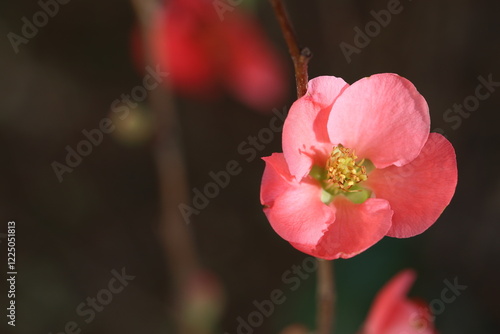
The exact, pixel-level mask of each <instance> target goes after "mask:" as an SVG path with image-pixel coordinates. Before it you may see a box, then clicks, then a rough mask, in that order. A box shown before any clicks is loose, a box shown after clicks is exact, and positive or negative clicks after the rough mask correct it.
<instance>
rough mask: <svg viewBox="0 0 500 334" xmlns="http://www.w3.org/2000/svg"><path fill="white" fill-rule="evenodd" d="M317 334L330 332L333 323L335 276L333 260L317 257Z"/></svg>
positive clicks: (329, 333)
mask: <svg viewBox="0 0 500 334" xmlns="http://www.w3.org/2000/svg"><path fill="white" fill-rule="evenodd" d="M317 261H318V287H317V303H318V304H317V314H316V316H317V319H316V321H317V332H316V333H317V334H331V333H333V331H332V329H333V327H334V325H335V276H334V275H333V261H329V260H322V259H317Z"/></svg>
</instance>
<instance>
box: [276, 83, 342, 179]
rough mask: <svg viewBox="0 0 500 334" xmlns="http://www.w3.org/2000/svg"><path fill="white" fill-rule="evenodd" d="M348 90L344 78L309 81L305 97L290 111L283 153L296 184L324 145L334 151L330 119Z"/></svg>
mask: <svg viewBox="0 0 500 334" xmlns="http://www.w3.org/2000/svg"><path fill="white" fill-rule="evenodd" d="M348 86H349V85H348V84H347V83H346V82H345V81H344V80H342V79H341V78H336V77H328V76H322V77H317V78H314V79H312V80H310V81H309V84H308V90H307V93H306V95H304V96H303V97H301V98H300V99H298V100H297V101H295V103H294V104H293V105H292V107H291V108H290V111H289V113H288V116H287V118H286V121H285V124H284V126H283V153H284V154H285V158H286V161H287V163H288V166H289V168H290V173H291V174H292V175H294V176H295V177H296V178H297V180H301V179H302V178H303V177H304V176H305V175H307V174H308V173H309V171H310V170H311V166H312V165H313V163H314V156H315V155H316V154H315V150H319V151H323V150H324V145H325V143H328V145H327V146H328V147H329V149H331V144H330V141H329V138H328V133H327V130H326V123H327V120H328V115H329V113H330V108H331V106H332V104H333V102H334V101H335V100H336V99H337V97H338V96H339V95H340V94H341V93H342V91H343V90H344V89H346V88H347V87H348ZM326 154H328V153H326ZM323 155H324V153H323Z"/></svg>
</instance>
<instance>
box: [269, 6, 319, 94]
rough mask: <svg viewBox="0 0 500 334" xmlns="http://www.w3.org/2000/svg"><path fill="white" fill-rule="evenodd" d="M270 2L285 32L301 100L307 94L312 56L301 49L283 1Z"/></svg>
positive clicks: (306, 50) (305, 49)
mask: <svg viewBox="0 0 500 334" xmlns="http://www.w3.org/2000/svg"><path fill="white" fill-rule="evenodd" d="M270 1H271V4H272V6H273V8H274V12H275V14H276V18H277V19H278V22H279V24H280V27H281V31H282V32H283V37H285V41H286V44H287V45H288V51H289V52H290V56H292V60H293V66H294V68H295V82H296V84H297V97H299V98H300V97H302V96H304V95H305V94H306V92H307V82H308V74H307V65H308V64H309V59H311V57H312V54H311V51H310V50H309V49H308V48H300V47H299V44H298V43H297V38H296V37H295V33H294V31H293V27H292V24H291V22H290V19H289V18H288V14H287V12H286V9H285V6H284V5H283V1H282V0H270Z"/></svg>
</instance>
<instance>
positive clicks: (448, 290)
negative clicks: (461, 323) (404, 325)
mask: <svg viewBox="0 0 500 334" xmlns="http://www.w3.org/2000/svg"><path fill="white" fill-rule="evenodd" d="M443 283H444V285H445V286H446V287H445V288H444V289H442V290H441V294H440V295H439V298H435V299H433V300H431V302H430V303H429V304H428V305H429V311H430V316H431V322H434V321H435V319H436V317H437V316H439V315H441V314H443V313H444V311H445V310H446V306H447V305H449V304H451V303H453V302H455V301H456V300H457V298H458V297H459V296H460V295H462V293H463V292H464V291H465V290H466V289H467V288H468V286H467V285H462V284H459V283H458V277H455V278H454V279H453V282H450V280H448V279H445V280H443ZM410 318H411V319H410V321H412V322H414V323H416V324H419V325H420V326H419V329H418V330H419V332H422V333H424V332H425V331H426V330H427V329H428V323H427V322H421V321H420V320H419V319H420V315H419V313H418V312H414V313H413V314H412V315H411V316H410Z"/></svg>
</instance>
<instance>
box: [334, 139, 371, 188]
mask: <svg viewBox="0 0 500 334" xmlns="http://www.w3.org/2000/svg"><path fill="white" fill-rule="evenodd" d="M357 158H358V157H357V156H356V155H355V154H354V151H352V150H351V149H349V148H346V147H344V146H342V145H340V144H339V145H337V146H334V147H333V149H332V153H331V154H330V157H329V158H328V161H327V162H326V170H327V172H328V174H327V179H326V182H327V183H328V186H329V188H333V189H335V188H336V189H338V190H342V191H346V192H355V191H359V190H351V188H352V187H353V186H354V185H356V184H357V183H359V182H362V181H366V179H367V178H368V177H367V176H366V168H365V166H363V162H364V161H365V160H364V159H363V160H361V161H359V162H356V159H357Z"/></svg>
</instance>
